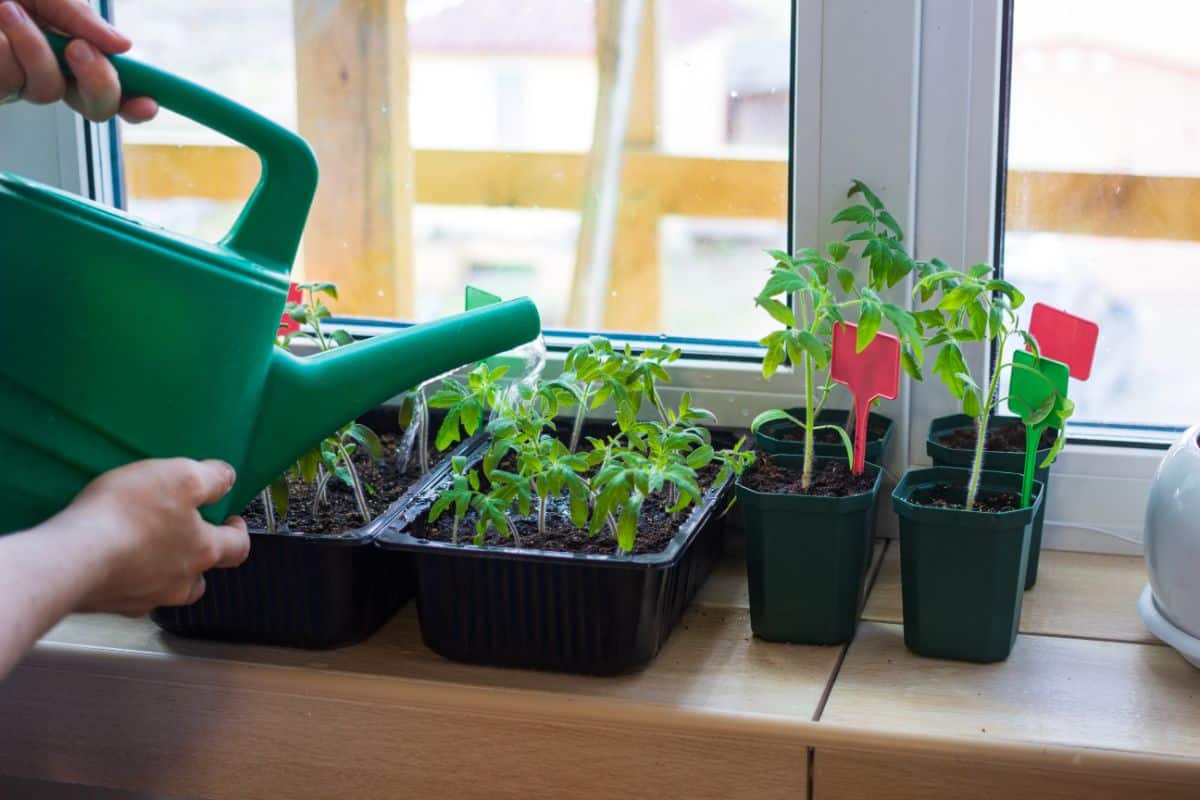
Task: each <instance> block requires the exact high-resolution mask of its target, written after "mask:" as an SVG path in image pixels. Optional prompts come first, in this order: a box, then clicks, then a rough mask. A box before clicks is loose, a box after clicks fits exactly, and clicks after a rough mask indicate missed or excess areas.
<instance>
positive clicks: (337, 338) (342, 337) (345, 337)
mask: <svg viewBox="0 0 1200 800" xmlns="http://www.w3.org/2000/svg"><path fill="white" fill-rule="evenodd" d="M329 338H331V339H333V342H334V344H336V345H337V346H338V347H345V346H346V345H348V344H354V337H353V336H351V335H350V334H349V333H348V332H347V331H344V330H342V329H341V328H338V329H337V330H336V331H334V332H333V333H331V334H329Z"/></svg>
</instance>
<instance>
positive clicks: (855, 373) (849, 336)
mask: <svg viewBox="0 0 1200 800" xmlns="http://www.w3.org/2000/svg"><path fill="white" fill-rule="evenodd" d="M829 375H830V377H832V378H833V379H834V380H835V381H837V382H838V383H841V384H844V385H845V386H847V387H849V389H850V393H851V394H852V395H853V396H854V464H853V467H852V469H853V471H854V474H855V475H861V474H862V471H863V464H864V463H865V461H866V452H867V416H868V415H869V414H870V413H871V402H872V401H873V400H875V398H877V397H886V398H887V399H888V400H895V399H896V394H897V393H898V392H899V391H900V340H899V339H897V338H896V337H895V336H891V335H889V334H886V333H877V334H875V338H874V339H873V340H872V341H871V343H870V344H869V345H867V347H866V349H865V350H863V351H862V352H861V353H860V352H858V326H857V325H851V324H850V323H848V322H845V323H843V322H839V323H836V324H835V325H834V326H833V361H832V363H831V364H830V366H829Z"/></svg>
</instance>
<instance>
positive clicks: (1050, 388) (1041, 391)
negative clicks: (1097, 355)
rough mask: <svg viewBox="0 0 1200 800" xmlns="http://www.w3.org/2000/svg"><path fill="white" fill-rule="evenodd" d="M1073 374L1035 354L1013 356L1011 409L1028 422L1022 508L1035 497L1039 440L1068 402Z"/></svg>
mask: <svg viewBox="0 0 1200 800" xmlns="http://www.w3.org/2000/svg"><path fill="white" fill-rule="evenodd" d="M1070 374H1071V371H1070V369H1069V368H1068V367H1067V365H1066V364H1064V363H1062V362H1061V361H1055V360H1053V359H1050V358H1038V357H1037V356H1035V355H1034V354H1033V353H1030V352H1027V351H1025V350H1018V351H1016V352H1015V353H1013V367H1012V382H1011V383H1010V385H1009V389H1008V407H1009V409H1010V410H1011V411H1012V412H1013V413H1014V414H1016V415H1017V416H1019V417H1020V418H1021V421H1022V422H1024V423H1025V475H1024V480H1022V481H1021V507H1022V508H1027V507H1028V506H1029V503H1030V501H1031V500H1032V498H1033V471H1034V468H1035V466H1036V461H1037V450H1038V440H1040V439H1041V438H1042V431H1044V430H1046V428H1048V427H1049V426H1050V422H1051V421H1052V420H1053V419H1055V418H1056V417H1055V412H1056V411H1061V410H1062V404H1063V401H1064V400H1066V399H1067V383H1068V378H1070Z"/></svg>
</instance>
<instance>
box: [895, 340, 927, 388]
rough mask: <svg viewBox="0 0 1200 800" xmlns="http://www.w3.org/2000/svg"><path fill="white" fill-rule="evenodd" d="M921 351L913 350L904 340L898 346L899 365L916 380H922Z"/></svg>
mask: <svg viewBox="0 0 1200 800" xmlns="http://www.w3.org/2000/svg"><path fill="white" fill-rule="evenodd" d="M920 353H921V351H920V350H914V349H913V347H912V345H911V344H909V343H908V342H905V343H904V345H903V346H901V348H900V366H901V367H903V368H904V371H905V372H907V373H908V374H909V375H911V376H912V377H913V378H914V379H916V380H918V381H919V380H922V377H923V376H922V375H921V355H920Z"/></svg>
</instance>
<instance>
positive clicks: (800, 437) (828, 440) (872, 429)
mask: <svg viewBox="0 0 1200 800" xmlns="http://www.w3.org/2000/svg"><path fill="white" fill-rule="evenodd" d="M822 424H824V423H822ZM837 425H839V426H840V427H843V428H844V427H846V420H845V419H842V420H840V421H839V422H838V423H837ZM887 429H888V424H887V422H886V421H884V420H879V419H871V418H869V417H868V418H867V441H868V442H876V441H879V440H880V439H882V438H883V435H884V434H885V433H887ZM771 435H772V436H774V437H775V438H776V439H782V440H783V441H785V442H803V441H804V429H803V428H798V427H796V426H795V425H794V424H792V423H788V424H787V425H786V426H783V425H781V426H780V429H778V430H775V431H774V432H773V433H772V434H771ZM850 438H852V439H853V438H854V436H853V434H851V437H850ZM813 441H814V442H817V443H818V444H841V443H842V437H841V436H838V432H837V431H831V430H828V429H827V430H821V431H813Z"/></svg>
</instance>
